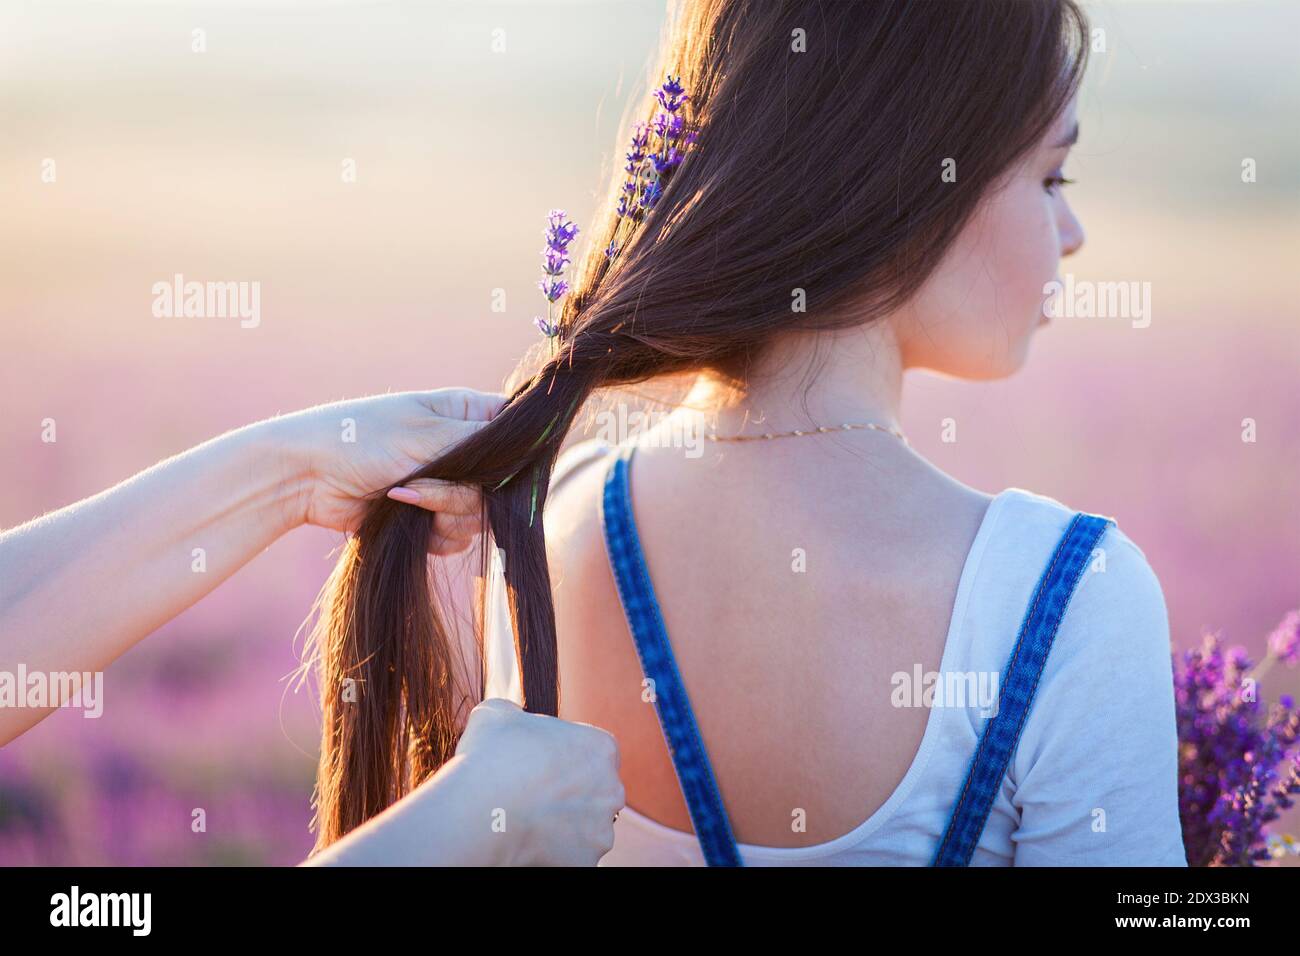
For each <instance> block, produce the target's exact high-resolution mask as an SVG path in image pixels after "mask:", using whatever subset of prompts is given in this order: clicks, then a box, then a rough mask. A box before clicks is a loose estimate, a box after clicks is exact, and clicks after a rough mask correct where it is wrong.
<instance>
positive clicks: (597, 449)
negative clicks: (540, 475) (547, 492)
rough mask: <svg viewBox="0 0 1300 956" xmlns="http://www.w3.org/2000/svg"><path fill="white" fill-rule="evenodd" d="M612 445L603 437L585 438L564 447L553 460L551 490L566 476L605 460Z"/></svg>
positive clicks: (611, 449)
mask: <svg viewBox="0 0 1300 956" xmlns="http://www.w3.org/2000/svg"><path fill="white" fill-rule="evenodd" d="M614 447H615V446H613V445H611V444H610V443H609V442H607V441H605V440H604V439H603V438H587V439H583V440H581V441H577V442H574V443H573V444H572V445H570V446H569V447H567V448H565V449H564V450H563V451H562V452H560V455H559V457H558V458H557V459H556V461H555V469H554V470H553V471H552V472H551V490H552V491H554V490H555V489H556V488H557V487H558V486H559V485H560V484H561V483H562V482H564V481H565V480H566V479H567V478H569V477H570V476H571V475H573V474H574V473H576V472H578V471H580V470H583V469H584V468H586V466H588V465H591V464H593V463H595V462H597V461H602V460H605V456H606V455H608V454H609V453H610V452H612V451H613V450H614Z"/></svg>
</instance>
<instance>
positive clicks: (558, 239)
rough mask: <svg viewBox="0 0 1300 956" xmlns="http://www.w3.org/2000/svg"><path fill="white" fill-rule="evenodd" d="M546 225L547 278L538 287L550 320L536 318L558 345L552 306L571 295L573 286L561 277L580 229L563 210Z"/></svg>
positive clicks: (544, 262)
mask: <svg viewBox="0 0 1300 956" xmlns="http://www.w3.org/2000/svg"><path fill="white" fill-rule="evenodd" d="M546 222H547V228H546V229H545V231H544V232H543V235H544V236H545V237H546V248H544V249H543V250H542V274H543V278H542V279H541V280H540V281H539V282H538V283H537V287H538V288H539V289H541V290H542V294H543V295H544V296H546V318H545V319H543V318H542V317H541V316H540V315H539V316H534V318H533V324H534V325H536V326H537V328H538V329H539V330H540V331H541V333H542V334H543V335H545V336H546V337H547V338H548V339H551V340H552V342H554V340H555V338H556V337H557V336H558V335H559V334H560V323H559V322H558V321H556V320H554V319H553V318H552V316H551V306H552V305H554V304H555V302H557V301H558V300H559V299H560V298H561V297H563V296H564V294H565V293H566V292H568V291H569V283H568V282H566V281H565V280H564V279H562V278H560V277H561V276H562V275H563V274H564V267H565V266H567V265H568V264H569V243H571V242H572V241H573V239H574V237H575V236H576V235H577V234H578V227H577V226H575V225H574V224H573V223H571V222H569V221H568V216H567V215H566V214H565V212H564V210H563V209H552V210H551V211H550V212H549V213H548V214H547V216H546ZM552 347H553V346H552Z"/></svg>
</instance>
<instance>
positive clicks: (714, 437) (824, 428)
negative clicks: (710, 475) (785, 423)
mask: <svg viewBox="0 0 1300 956" xmlns="http://www.w3.org/2000/svg"><path fill="white" fill-rule="evenodd" d="M859 428H871V429H874V430H875V431H879V432H888V433H889V434H891V435H893V436H894V437H895V438H897V439H898V440H899V441H901V442H902V443H903V444H904V445H907V446H908V447H909V448H910V447H911V442H909V441H908V440H907V436H906V435H904V434H903V430H902V429H901V428H890V427H889V426H888V425H878V424H876V423H875V422H845V423H844V424H843V425H818V426H817V427H816V428H811V429H808V428H796V429H794V430H792V431H788V432H763V433H762V434H761V435H719V434H717V433H716V432H709V434H708V436H707V437H708V439H709V441H765V440H767V439H769V438H799V437H802V436H804V435H825V434H827V433H828V432H848V431H854V430H855V429H859Z"/></svg>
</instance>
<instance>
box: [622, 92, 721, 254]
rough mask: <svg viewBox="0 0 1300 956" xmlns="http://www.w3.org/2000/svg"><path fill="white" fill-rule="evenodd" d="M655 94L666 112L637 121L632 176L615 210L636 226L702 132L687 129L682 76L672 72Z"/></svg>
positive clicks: (626, 168)
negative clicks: (652, 136)
mask: <svg viewBox="0 0 1300 956" xmlns="http://www.w3.org/2000/svg"><path fill="white" fill-rule="evenodd" d="M654 96H655V99H656V100H658V102H659V105H660V106H661V107H663V110H664V112H660V113H658V114H657V115H656V116H655V119H654V121H653V123H651V124H649V125H647V124H645V123H637V124H636V125H635V126H634V127H633V130H632V148H631V149H630V150H629V151H628V153H627V154H626V156H627V165H626V166H624V167H623V169H624V171H625V172H626V173H627V174H628V179H627V181H626V182H624V183H623V190H622V195H621V196H620V197H619V202H618V207H617V209H616V210H615V211H616V212H617V214H618V217H619V219H628V220H630V221H631V222H632V223H633V225H634V226H635V224H636V223H638V222H640V221H641V220H642V219H643V218H644V216H645V214H646V213H647V212H649V211H650V210H651V209H653V208H654V206H655V204H656V203H657V202H658V201H659V197H660V196H662V195H663V192H664V187H665V184H666V183H667V180H668V178H669V177H670V176H671V174H672V172H673V170H674V169H676V168H677V167H678V166H680V165H681V162H682V159H683V158H684V155H685V149H686V147H688V146H690V145H691V144H693V143H694V142H695V140H696V138H697V135H698V134H697V133H696V131H694V130H687V128H686V117H685V115H683V114H684V113H685V110H684V109H683V107H684V106H685V104H686V103H687V101H688V100H690V96H688V95H687V94H686V91H685V88H684V87H683V86H682V84H681V77H674V76H672V75H671V74H669V75H668V77H667V79H666V80H665V82H664V83H663V84H662V85H661V86H660V87H659V89H658V90H656V91H655V94H654ZM652 130H653V132H654V133H655V134H656V136H657V137H658V141H657V143H656V144H655V145H654V146H653V148H651V146H650V133H651V131H652ZM623 245H626V242H624V243H623ZM615 248H617V246H616V244H615V243H613V242H611V244H610V247H609V249H606V258H608V259H611V260H612V259H613V258H614V254H613V253H611V252H610V249H615Z"/></svg>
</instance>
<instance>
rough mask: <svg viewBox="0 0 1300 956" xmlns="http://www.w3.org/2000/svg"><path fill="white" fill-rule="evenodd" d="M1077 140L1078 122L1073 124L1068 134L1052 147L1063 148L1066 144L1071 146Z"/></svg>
mask: <svg viewBox="0 0 1300 956" xmlns="http://www.w3.org/2000/svg"><path fill="white" fill-rule="evenodd" d="M1078 141H1079V124H1078V123H1075V124H1074V129H1072V130H1070V135H1069V136H1067V137H1065V139H1063V140H1061V141H1060V142H1059V143H1057V144H1056V145H1055V146H1053V147H1052V149H1065V147H1067V146H1073V145H1074V144H1075V143H1077V142H1078Z"/></svg>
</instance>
